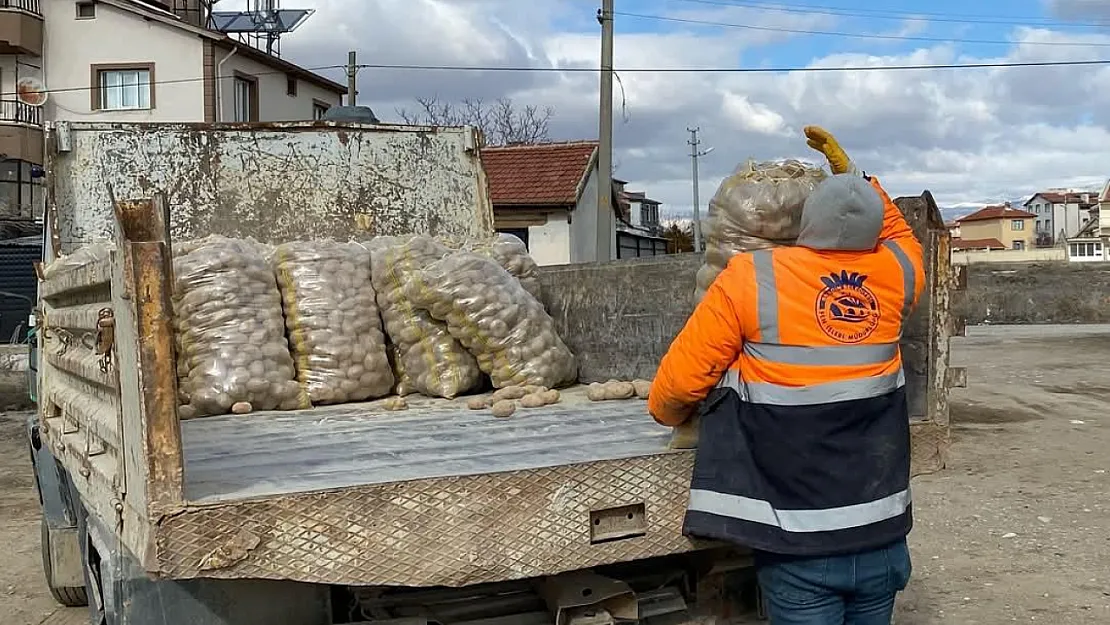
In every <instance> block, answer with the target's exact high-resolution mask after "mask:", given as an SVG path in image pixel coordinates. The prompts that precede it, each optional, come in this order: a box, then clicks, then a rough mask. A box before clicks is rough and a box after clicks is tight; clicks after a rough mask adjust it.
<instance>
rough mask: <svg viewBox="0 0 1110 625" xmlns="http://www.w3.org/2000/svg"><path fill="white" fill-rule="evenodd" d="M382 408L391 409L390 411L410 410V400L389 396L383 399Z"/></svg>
mask: <svg viewBox="0 0 1110 625" xmlns="http://www.w3.org/2000/svg"><path fill="white" fill-rule="evenodd" d="M382 408H384V409H386V410H389V411H390V412H396V411H398V410H408V408H409V402H408V401H406V400H405V398H404V397H400V396H395V397H389V398H386V399H385V400H383V401H382Z"/></svg>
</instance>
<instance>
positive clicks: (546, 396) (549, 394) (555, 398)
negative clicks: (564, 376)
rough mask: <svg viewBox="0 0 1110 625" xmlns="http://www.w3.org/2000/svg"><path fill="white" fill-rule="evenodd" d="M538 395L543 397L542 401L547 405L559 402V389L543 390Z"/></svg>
mask: <svg viewBox="0 0 1110 625" xmlns="http://www.w3.org/2000/svg"><path fill="white" fill-rule="evenodd" d="M540 396H541V397H543V402H544V403H545V404H547V405H551V404H557V403H559V399H560V395H559V391H557V390H555V389H551V390H548V391H544V392H542V393H540Z"/></svg>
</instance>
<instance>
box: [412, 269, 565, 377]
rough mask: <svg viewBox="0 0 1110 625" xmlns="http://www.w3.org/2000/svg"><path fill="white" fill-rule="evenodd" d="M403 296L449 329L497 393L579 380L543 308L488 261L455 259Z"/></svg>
mask: <svg viewBox="0 0 1110 625" xmlns="http://www.w3.org/2000/svg"><path fill="white" fill-rule="evenodd" d="M405 294H406V295H407V296H408V297H409V299H410V300H411V301H412V303H413V304H414V305H415V306H417V307H418V308H421V309H423V310H426V311H428V313H429V314H431V315H432V317H434V318H436V319H438V320H440V321H443V322H445V323H446V324H447V330H448V332H450V334H451V336H453V337H454V338H455V339H457V340H458V341H459V343H461V344H462V345H463V347H465V348H466V349H467V351H469V352H470V353H471V354H473V355H474V357H475V358H476V359H477V361H478V366H479V368H480V369H481V370H482V371H483V372H484V373H486V374H487V375H489V376H490V380H491V381H492V382H493V386H494V387H496V388H505V387H508V386H528V385H533V386H544V387H548V388H553V387H558V386H562V385H566V384H568V383H571V382H573V381H574V380H575V378H576V377H577V375H578V367H577V362H576V361H575V358H574V354H573V353H571V351H570V349H569V348H567V346H566V344H565V343H563V340H562V339H561V338H559V335H558V334H557V333H556V332H555V322H554V320H552V319H551V317H550V316H549V315H548V314H547V312H546V311H545V310H544V308H543V305H542V304H540V302H539V301H538V300H537V299H536V298H535V297H533V296H532V295H531V294H529V293H528V291H526V290H525V289H524V287H523V286H521V284H520V282H518V281H517V280H516V279H515V278H514V277H513V276H512V275H510V274H509V273H508V272H507V271H505V270H504V269H503V268H502V267H501V266H500V265H498V264H497V263H496V262H494V261H492V260H490V259H488V258H484V257H482V256H480V255H478V254H474V253H471V252H465V251H462V252H454V253H451V254H449V255H448V256H446V257H444V258H442V259H441V260H438V261H436V262H434V263H432V264H431V265H428V266H427V267H426V268H425V269H424V270H423V271H422V272H421V273H420V278H419V279H418V280H411V281H409V283H408V284H407V288H406V289H405Z"/></svg>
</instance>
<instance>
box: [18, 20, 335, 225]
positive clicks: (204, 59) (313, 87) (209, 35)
mask: <svg viewBox="0 0 1110 625" xmlns="http://www.w3.org/2000/svg"><path fill="white" fill-rule="evenodd" d="M173 2H174V4H173V5H172V6H171V5H170V4H168V2H159V1H158V0H145V1H139V0H96V1H91V0H0V93H2V96H0V217H9V218H15V219H33V218H37V217H38V216H39V214H38V212H39V211H41V206H42V194H41V188H42V187H41V181H42V178H41V172H38V171H36V166H38V165H42V164H43V156H44V142H43V129H44V127H45V125H46V124H48V123H50V122H51V121H55V120H81V121H110V122H116V121H127V122H144V121H145V122H254V121H294V120H308V119H319V118H320V117H321V116H322V115H323V113H324V112H325V111H327V109H328V108H329V107H331V106H335V105H337V104H340V103H341V101H342V97H343V95H344V94H345V93H346V87H345V86H344V85H342V84H339V83H337V82H335V81H332V80H329V79H327V78H325V77H323V76H321V75H319V74H316V73H314V72H312V71H309V70H307V69H305V68H302V67H299V66H297V65H295V64H293V63H290V62H288V61H286V60H283V59H281V58H279V57H277V56H274V55H271V54H268V53H267V52H265V51H263V50H260V49H257V48H255V47H252V46H250V45H247V44H245V43H242V42H240V41H238V40H236V39H233V38H232V37H230V36H228V35H227V34H224V33H222V32H218V31H216V30H214V29H211V28H208V27H206V24H207V22H208V20H207V16H206V15H205V10H204V9H203V7H204V2H203V0H173ZM35 87H41V88H42V89H44V90H45V91H46V93H47V98H46V100H45V102H44V103H42V104H41V105H40V106H34V105H32V104H29V103H28V102H31V101H33V100H34V93H30V94H28V93H27V90H28V89H34V88H35ZM20 93H23V94H24V95H23V96H21V95H20ZM36 174H40V175H39V176H38V177H36Z"/></svg>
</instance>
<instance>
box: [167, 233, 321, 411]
mask: <svg viewBox="0 0 1110 625" xmlns="http://www.w3.org/2000/svg"><path fill="white" fill-rule="evenodd" d="M266 254H267V249H266V247H265V246H263V245H260V244H259V243H257V242H256V241H253V240H240V239H229V238H227V237H221V236H215V235H214V236H210V237H206V238H204V239H200V240H197V241H184V242H182V243H179V244H178V245H177V246H176V247H175V249H174V260H173V266H174V278H175V282H174V291H173V306H174V324H175V330H176V333H175V334H176V342H177V353H178V355H179V358H178V367H177V376H178V387H179V395H180V396H181V400H182V401H181V403H182V404H183V406H182V408H179V414H186V415H189V417H205V416H211V415H219V414H227V413H228V412H231V411H232V410H233V408H234V407H235V406H237V405H239V409H240V410H242V409H243V407H244V406H242V405H240V404H247V405H249V406H250V408H251V410H252V411H258V410H275V409H282V410H293V409H299V408H307V407H309V400H308V396H307V394H306V393H305V392H304V391H303V390H302V389H301V388H300V386H299V385H298V384H297V382H296V380H295V379H294V363H293V357H292V355H291V354H290V353H289V343H288V341H287V340H286V338H285V331H284V330H285V321H284V318H283V316H282V307H281V293H280V291H279V290H278V286H277V281H276V280H275V278H274V273H273V271H272V269H271V268H270V265H269V263H268V261H267V256H266Z"/></svg>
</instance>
